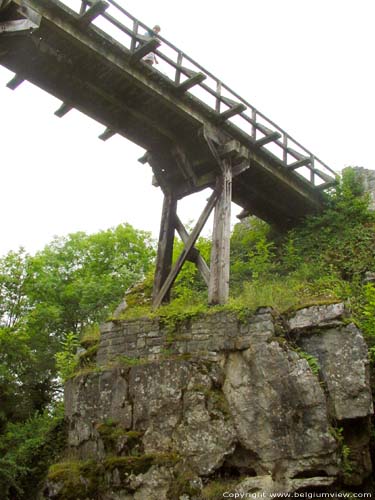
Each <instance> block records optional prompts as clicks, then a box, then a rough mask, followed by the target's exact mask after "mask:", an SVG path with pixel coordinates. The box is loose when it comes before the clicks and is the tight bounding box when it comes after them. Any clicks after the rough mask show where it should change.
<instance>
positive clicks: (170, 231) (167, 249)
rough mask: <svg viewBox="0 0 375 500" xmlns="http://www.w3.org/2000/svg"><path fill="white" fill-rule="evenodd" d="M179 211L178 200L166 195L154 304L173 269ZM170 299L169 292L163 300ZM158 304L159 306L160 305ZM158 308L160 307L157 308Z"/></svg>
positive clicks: (157, 261)
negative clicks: (177, 211) (177, 213)
mask: <svg viewBox="0 0 375 500" xmlns="http://www.w3.org/2000/svg"><path fill="white" fill-rule="evenodd" d="M176 210H177V199H176V198H175V197H174V196H173V195H172V194H171V193H165V194H164V203H163V211H162V216H161V223H160V233H159V243H158V255H157V259H156V270H155V277H154V288H153V292H152V299H153V304H155V300H156V298H157V297H158V295H159V293H160V290H161V288H162V286H163V284H164V283H165V281H166V279H167V276H168V275H169V273H170V270H171V267H172V253H173V240H174V230H175V220H176ZM168 299H169V290H168V293H166V294H165V295H164V296H163V297H162V299H161V300H160V304H161V302H162V301H163V300H165V301H167V300H168ZM160 304H158V305H160ZM157 307H158V306H157Z"/></svg>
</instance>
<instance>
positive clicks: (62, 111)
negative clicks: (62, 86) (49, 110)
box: [55, 102, 73, 118]
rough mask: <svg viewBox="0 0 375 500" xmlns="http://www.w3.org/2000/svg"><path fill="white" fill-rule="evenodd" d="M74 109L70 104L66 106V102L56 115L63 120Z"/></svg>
mask: <svg viewBox="0 0 375 500" xmlns="http://www.w3.org/2000/svg"><path fill="white" fill-rule="evenodd" d="M72 109H73V106H71V105H70V104H66V102H63V103H62V104H61V106H60V107H59V109H58V110H56V111H55V115H56V116H58V117H59V118H62V117H63V116H65V115H66V114H67V113H69V111H71V110H72Z"/></svg>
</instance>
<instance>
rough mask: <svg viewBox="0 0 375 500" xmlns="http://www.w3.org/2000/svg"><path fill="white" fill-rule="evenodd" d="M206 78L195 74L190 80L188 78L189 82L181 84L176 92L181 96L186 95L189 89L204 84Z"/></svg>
mask: <svg viewBox="0 0 375 500" xmlns="http://www.w3.org/2000/svg"><path fill="white" fill-rule="evenodd" d="M206 78H207V76H206V75H204V74H203V73H195V74H194V75H192V76H190V78H188V79H187V80H185V81H183V82H182V83H180V84H179V85H178V86H177V87H176V91H177V92H178V93H179V94H184V93H185V92H187V91H188V90H189V89H191V88H192V87H194V85H198V84H199V83H202V82H203V81H204V80H205V79H206Z"/></svg>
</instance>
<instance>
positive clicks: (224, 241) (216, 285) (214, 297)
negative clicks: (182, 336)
mask: <svg viewBox="0 0 375 500" xmlns="http://www.w3.org/2000/svg"><path fill="white" fill-rule="evenodd" d="M221 163H222V175H221V177H220V178H219V179H218V182H219V183H220V197H219V199H218V202H217V204H216V207H215V216H214V228H213V234H212V250H211V273H210V283H209V287H208V302H209V304H211V305H213V304H225V303H226V302H227V300H228V298H229V252H230V209H231V201H232V171H231V164H230V161H229V160H223V161H222V162H221Z"/></svg>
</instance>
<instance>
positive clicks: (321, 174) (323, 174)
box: [313, 168, 337, 183]
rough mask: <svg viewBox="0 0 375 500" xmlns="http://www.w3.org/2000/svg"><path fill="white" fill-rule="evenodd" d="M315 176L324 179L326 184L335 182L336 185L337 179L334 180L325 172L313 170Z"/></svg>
mask: <svg viewBox="0 0 375 500" xmlns="http://www.w3.org/2000/svg"><path fill="white" fill-rule="evenodd" d="M313 172H314V174H316V175H317V176H318V177H320V178H321V179H323V180H324V181H325V182H334V183H336V182H337V181H336V179H334V178H333V177H332V176H331V175H327V174H326V173H325V172H322V171H321V170H319V169H318V168H314V169H313Z"/></svg>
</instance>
